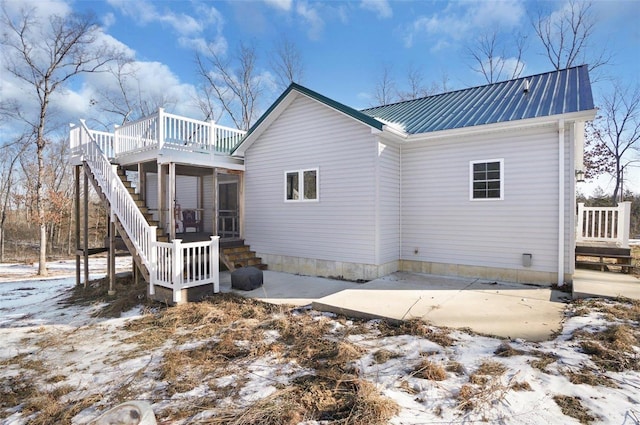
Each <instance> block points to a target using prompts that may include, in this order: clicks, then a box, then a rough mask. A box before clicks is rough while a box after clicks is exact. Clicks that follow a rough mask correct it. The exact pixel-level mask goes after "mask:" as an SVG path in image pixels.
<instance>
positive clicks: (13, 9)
mask: <svg viewBox="0 0 640 425" xmlns="http://www.w3.org/2000/svg"><path fill="white" fill-rule="evenodd" d="M5 5H6V10H7V12H8V13H9V16H16V15H18V14H19V13H20V12H21V11H22V10H30V9H33V10H34V13H35V17H36V18H38V19H47V18H48V17H50V16H53V15H57V16H67V15H68V14H69V13H71V8H70V7H69V5H68V4H67V3H66V2H65V1H63V0H6V3H5Z"/></svg>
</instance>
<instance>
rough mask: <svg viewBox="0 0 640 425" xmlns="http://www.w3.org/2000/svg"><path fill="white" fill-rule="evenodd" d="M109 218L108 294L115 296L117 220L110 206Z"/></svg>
mask: <svg viewBox="0 0 640 425" xmlns="http://www.w3.org/2000/svg"><path fill="white" fill-rule="evenodd" d="M108 220H109V224H108V226H109V227H108V233H109V264H108V265H107V270H108V274H109V291H108V292H107V294H108V295H109V296H113V295H115V294H116V290H115V286H116V225H115V223H114V222H113V221H114V220H115V216H114V214H113V209H112V208H109V217H108Z"/></svg>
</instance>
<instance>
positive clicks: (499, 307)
mask: <svg viewBox="0 0 640 425" xmlns="http://www.w3.org/2000/svg"><path fill="white" fill-rule="evenodd" d="M220 277H221V282H220V288H221V290H222V291H223V292H228V291H231V277H230V274H229V273H228V272H224V273H221V274H220ZM238 293H241V294H242V295H244V296H247V297H252V298H256V299H260V300H263V301H265V302H270V303H276V304H290V305H298V306H301V305H308V304H311V305H312V307H313V308H314V309H316V310H320V311H328V312H333V313H337V314H345V315H348V316H351V317H360V318H366V319H369V318H386V319H392V320H403V319H411V318H421V319H423V320H425V321H428V322H429V323H431V324H433V325H436V326H446V327H452V328H469V329H471V330H473V331H474V332H478V333H482V334H488V335H493V336H498V337H502V338H511V339H515V338H523V339H527V340H530V341H544V340H548V339H550V338H551V337H552V335H553V333H554V332H556V331H558V330H560V328H561V322H562V319H563V317H564V314H563V311H564V308H565V304H564V303H563V300H564V299H568V298H569V295H568V294H566V293H563V292H559V291H553V290H551V289H549V288H540V287H535V286H526V285H519V284H511V283H498V282H487V281H481V280H480V279H464V278H451V277H445V276H435V275H425V274H417V273H401V272H398V273H393V274H391V275H389V276H385V277H383V278H379V279H376V280H373V281H370V282H367V283H353V282H345V281H340V280H333V279H326V278H320V277H310V276H299V275H293V274H288V273H280V272H273V271H265V272H264V285H263V286H262V287H261V288H258V289H256V290H253V291H248V292H244V291H238Z"/></svg>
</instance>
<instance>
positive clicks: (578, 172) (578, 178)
mask: <svg viewBox="0 0 640 425" xmlns="http://www.w3.org/2000/svg"><path fill="white" fill-rule="evenodd" d="M576 181H577V182H583V181H584V171H582V170H576Z"/></svg>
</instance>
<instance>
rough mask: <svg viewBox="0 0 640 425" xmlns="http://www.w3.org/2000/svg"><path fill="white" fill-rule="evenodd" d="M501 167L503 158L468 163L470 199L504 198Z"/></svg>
mask: <svg viewBox="0 0 640 425" xmlns="http://www.w3.org/2000/svg"><path fill="white" fill-rule="evenodd" d="M503 167H504V160H503V159H490V160H483V161H471V162H470V163H469V179H470V182H469V188H470V194H469V197H470V199H471V200H500V199H504V193H503V192H504V186H503V185H504V177H503V174H504V171H503Z"/></svg>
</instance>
